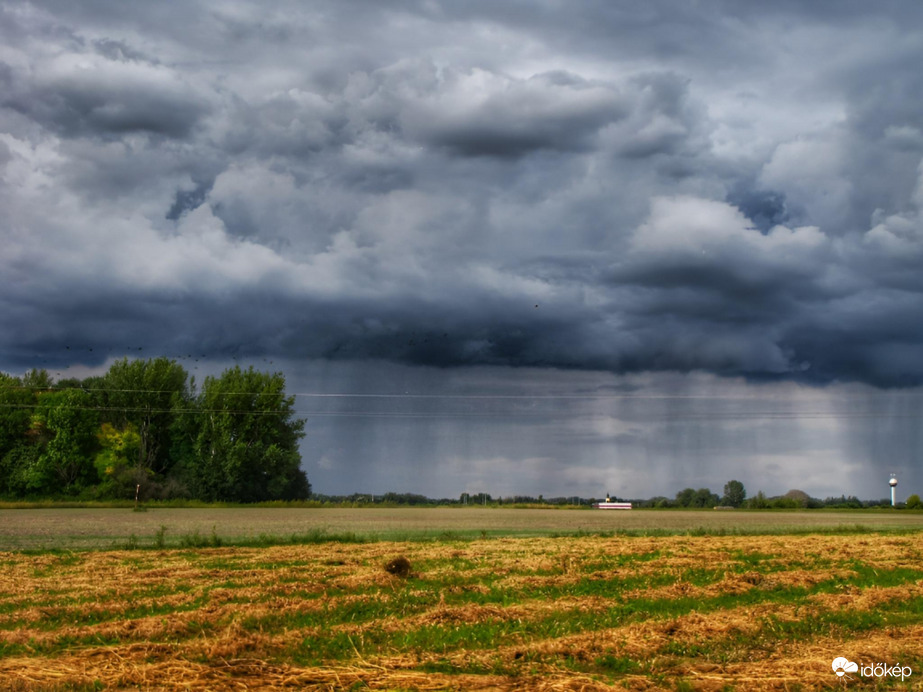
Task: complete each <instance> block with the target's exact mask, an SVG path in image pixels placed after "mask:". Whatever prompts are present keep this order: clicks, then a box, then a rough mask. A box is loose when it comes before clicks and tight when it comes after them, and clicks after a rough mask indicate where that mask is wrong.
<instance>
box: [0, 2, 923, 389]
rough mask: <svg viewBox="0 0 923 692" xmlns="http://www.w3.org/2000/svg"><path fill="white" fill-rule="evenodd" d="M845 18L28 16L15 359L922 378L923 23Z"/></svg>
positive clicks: (706, 12) (480, 6)
mask: <svg viewBox="0 0 923 692" xmlns="http://www.w3.org/2000/svg"><path fill="white" fill-rule="evenodd" d="M835 6H836V7H837V8H841V11H839V10H838V11H837V12H836V13H835V14H836V16H835V17H833V16H832V15H831V13H832V12H833V10H832V7H834V6H833V5H828V4H812V6H811V7H810V8H804V7H801V5H800V4H797V3H794V4H793V3H780V4H776V3H773V4H772V6H771V7H763V6H759V5H753V4H739V3H725V2H717V1H716V2H705V3H697V4H695V5H688V6H687V5H682V4H676V3H648V4H646V5H645V6H644V7H643V8H642V7H639V6H638V5H637V4H636V3H619V2H616V3H612V2H586V3H581V4H580V5H579V7H577V8H572V7H568V8H563V7H562V6H560V5H559V4H557V3H532V2H530V3H519V2H510V3H483V2H467V3H438V2H432V3H417V2H394V3H363V2H351V3H317V4H315V5H312V6H311V7H305V6H303V5H301V4H298V3H291V4H283V5H279V6H278V7H275V8H273V9H267V8H265V7H261V6H259V5H258V4H248V3H241V4H238V5H235V6H233V7H230V6H226V5H220V4H212V3H209V2H197V3H183V4H171V3H157V4H155V5H150V6H143V7H141V6H139V7H128V6H126V5H124V4H123V3H107V2H94V3H80V4H79V5H75V4H73V3H57V2H39V3H31V4H27V3H8V4H7V5H6V6H5V7H4V8H3V10H2V13H0V32H2V36H3V39H4V44H3V46H4V47H3V49H2V50H0V94H2V95H0V175H2V176H3V186H2V187H0V209H2V210H3V214H2V220H0V233H2V236H3V240H4V254H3V256H2V259H0V272H2V274H3V276H4V278H5V279H6V282H5V283H6V284H7V285H8V286H9V287H10V288H9V290H8V291H6V295H5V296H4V301H3V303H0V309H2V314H0V320H2V321H3V324H4V325H5V326H7V325H13V324H15V325H17V327H16V328H6V329H4V330H3V336H2V339H3V341H2V351H3V353H4V354H5V358H6V364H3V365H4V367H18V366H25V365H28V364H29V363H30V362H31V360H30V359H32V358H33V357H34V356H35V354H42V356H43V357H46V358H50V359H52V360H58V361H59V362H61V363H64V360H65V359H66V358H67V357H69V356H68V355H67V354H66V353H65V350H66V348H65V347H66V345H74V346H75V347H77V346H80V347H81V348H83V347H84V346H85V348H84V350H83V351H81V353H83V356H82V357H84V358H85V362H87V363H91V362H101V361H102V360H104V359H105V358H106V357H107V355H108V354H109V353H110V350H109V349H110V346H111V347H112V348H118V347H119V346H118V345H119V344H123V343H124V344H129V343H131V344H135V343H137V344H143V345H144V346H145V348H147V349H149V350H150V351H151V352H165V353H170V354H180V353H183V352H185V351H188V350H189V349H190V347H191V346H190V345H191V344H202V345H203V348H205V349H206V351H207V352H209V353H215V354H221V355H227V354H247V355H249V356H254V357H255V356H261V355H264V354H265V355H267V356H273V357H276V356H291V357H295V356H297V357H305V358H320V359H358V360H363V359H379V360H390V361H395V362H401V363H406V364H416V365H425V366H438V367H442V368H446V367H449V366H468V367H472V366H476V365H491V366H515V367H547V368H567V369H575V370H580V369H583V370H590V369H602V370H610V371H614V372H642V371H646V370H663V371H668V370H677V371H682V372H689V371H695V370H706V371H710V372H714V373H718V374H720V375H723V376H728V377H731V376H738V375H743V376H746V377H749V378H754V379H760V378H788V379H793V380H797V381H811V382H814V383H822V382H830V381H835V380H861V381H865V382H870V383H874V384H876V385H887V386H894V385H913V384H916V383H919V382H923V370H921V368H920V367H919V366H918V365H917V364H916V361H915V359H914V356H913V354H914V353H915V350H917V349H919V347H920V346H921V345H923V334H921V333H920V331H919V330H917V329H916V328H914V327H913V325H914V324H918V323H920V319H919V318H920V315H919V309H918V308H917V307H916V306H918V305H920V304H923V301H921V300H920V298H921V291H923V282H921V279H920V276H921V273H920V271H919V268H920V266H921V262H923V222H921V216H920V214H921V204H923V193H921V190H923V183H921V172H920V171H921V169H920V161H921V157H923V121H921V117H920V115H919V114H920V113H923V107H921V106H923V104H921V103H920V96H919V94H921V93H923V90H921V89H920V88H919V87H920V86H921V85H920V83H919V82H920V76H919V69H918V66H919V64H920V60H921V58H923V55H921V53H923V50H921V48H920V46H921V45H923V42H921V41H920V38H921V37H920V32H919V31H918V30H917V29H916V27H917V26H919V23H918V22H915V21H914V19H915V18H916V17H918V14H919V12H920V10H919V8H917V7H916V6H915V4H914V3H909V2H908V3H898V2H895V3H891V4H890V5H887V6H880V7H879V6H876V7H875V8H872V7H871V6H868V5H865V4H856V3H848V4H839V3H838V4H836V5H835ZM91 345H92V346H93V348H94V350H93V351H92V352H90V351H89V350H88V349H89V348H90V346H91ZM91 353H92V356H91V355H90V354H91ZM94 359H95V360H94Z"/></svg>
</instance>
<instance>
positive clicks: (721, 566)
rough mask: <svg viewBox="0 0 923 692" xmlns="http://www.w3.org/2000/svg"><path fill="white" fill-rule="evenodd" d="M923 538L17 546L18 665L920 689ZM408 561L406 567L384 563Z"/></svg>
mask: <svg viewBox="0 0 923 692" xmlns="http://www.w3.org/2000/svg"><path fill="white" fill-rule="evenodd" d="M921 550H923V537H921V536H919V535H905V536H888V535H881V534H873V535H867V536H860V537H856V536H826V535H825V536H788V537H779V536H751V537H665V538H628V537H616V538H601V537H582V538H566V539H565V538H557V539H556V538H520V539H502V540H484V541H474V542H468V543H462V542H454V543H445V542H442V543H419V542H413V543H406V542H405V543H386V542H381V543H371V544H363V545H340V544H335V543H328V544H320V545H309V546H288V547H271V548H215V549H199V550H164V551H108V552H95V553H64V554H42V555H24V554H18V553H0V564H2V565H3V569H2V571H0V680H3V681H7V683H8V687H10V688H11V689H15V690H24V691H25V690H29V691H32V690H48V689H51V690H55V689H60V690H64V689H74V688H77V689H79V688H80V687H81V686H85V688H86V689H93V687H94V686H102V687H104V688H107V689H120V688H137V687H141V688H142V689H151V690H157V689H171V690H172V689H183V688H192V689H216V690H224V689H228V690H230V689H253V690H259V689H278V688H286V687H289V688H293V689H317V690H327V689H329V690H335V689H348V688H349V687H350V686H352V685H360V686H363V687H368V688H371V689H420V690H435V689H458V690H491V689H493V690H512V689H535V690H608V689H612V686H613V685H616V686H618V687H619V688H624V689H631V690H658V689H677V688H679V689H682V688H684V687H685V688H686V689H697V690H716V691H717V690H722V689H735V690H789V689H801V690H820V689H831V688H833V687H835V686H836V683H837V682H839V681H838V679H837V678H836V676H834V675H833V673H832V670H831V668H830V661H832V659H833V658H835V657H836V656H840V655H844V656H847V657H849V658H850V659H851V660H856V661H860V662H879V661H884V662H888V663H890V664H896V663H902V664H904V665H912V666H913V669H914V675H913V677H912V678H911V680H910V681H908V683H907V684H906V685H905V686H904V687H906V688H908V689H920V685H919V682H920V681H921V680H923V667H921V666H923V626H921V625H920V624H918V622H919V621H920V615H921V613H923V564H921V562H920V560H919V557H920V555H921ZM396 555H398V556H400V557H401V558H403V561H404V562H406V571H404V570H398V569H395V572H394V573H389V572H390V570H389V571H385V569H383V568H382V567H383V565H385V564H387V563H388V562H389V561H392V562H394V561H395V558H394V556H396ZM402 565H403V563H402ZM410 565H413V570H412V573H411V570H410ZM904 687H901V685H900V684H898V686H897V689H903V688H904ZM851 688H861V683H854V684H852V685H851Z"/></svg>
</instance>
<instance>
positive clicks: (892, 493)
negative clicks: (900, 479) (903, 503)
mask: <svg viewBox="0 0 923 692" xmlns="http://www.w3.org/2000/svg"><path fill="white" fill-rule="evenodd" d="M888 485H890V486H891V506H892V507H894V506H895V505H894V489H895V488H896V487H897V478H895V477H894V474H893V473H892V474H891V480H889V481H888Z"/></svg>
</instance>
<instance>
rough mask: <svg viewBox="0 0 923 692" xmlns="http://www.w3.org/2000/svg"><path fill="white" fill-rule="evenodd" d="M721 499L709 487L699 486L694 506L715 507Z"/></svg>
mask: <svg viewBox="0 0 923 692" xmlns="http://www.w3.org/2000/svg"><path fill="white" fill-rule="evenodd" d="M720 501H721V499H720V498H719V497H718V496H717V495H715V494H714V493H713V492H712V491H711V490H709V489H708V488H699V489H698V490H696V491H695V499H694V500H693V503H692V504H693V507H714V506H715V505H717V504H718V503H719V502H720Z"/></svg>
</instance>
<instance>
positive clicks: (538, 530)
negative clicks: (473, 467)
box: [0, 507, 923, 550]
mask: <svg viewBox="0 0 923 692" xmlns="http://www.w3.org/2000/svg"><path fill="white" fill-rule="evenodd" d="M871 530H874V531H915V530H923V512H912V511H891V510H880V511H874V510H859V511H819V510H811V511H801V512H779V511H762V512H760V511H752V512H751V511H738V512H715V511H712V510H668V511H658V510H646V511H645V510H632V511H630V512H620V511H600V510H591V509H586V510H576V509H575V510H567V509H529V510H515V509H503V508H480V507H467V508H451V507H439V508H390V509H387V508H386V509H379V508H362V509H348V508H320V509H313V508H312V509H301V508H291V509H288V508H259V507H254V508H239V507H238V508H207V509H205V508H197V509H190V508H183V509H177V508H165V507H154V508H151V509H150V510H148V511H146V512H133V511H131V510H130V509H126V508H121V509H0V550H23V549H52V548H58V549H84V548H112V547H120V546H125V545H127V544H128V543H129V541H131V540H132V537H134V539H133V540H134V543H135V544H137V545H141V546H144V545H148V546H150V545H153V544H154V537H155V536H156V535H157V534H158V533H160V538H161V540H160V543H159V545H162V546H167V547H169V546H174V547H176V546H180V545H195V544H196V543H197V542H196V541H195V540H192V539H195V537H196V536H198V537H200V538H206V537H208V538H210V537H211V536H212V535H213V534H214V536H216V537H217V538H219V539H220V540H221V541H223V542H224V543H237V544H241V543H246V542H251V543H254V542H256V543H259V542H260V540H261V537H262V538H263V539H267V540H266V541H263V542H267V543H268V542H276V543H277V542H280V541H287V540H288V539H290V538H291V537H292V536H295V537H298V536H301V537H307V538H308V539H311V538H312V537H319V536H321V537H322V536H323V535H340V536H344V535H351V536H352V537H353V538H357V539H379V540H380V539H385V540H403V539H427V538H430V539H432V538H439V539H446V538H453V537H455V538H480V537H489V536H523V537H525V536H550V535H554V534H575V533H579V532H585V533H600V532H603V533H612V532H623V533H635V534H643V533H661V534H668V533H680V532H685V533H692V534H695V533H712V534H714V533H746V534H753V533H774V532H775V533H778V532H796V533H797V532H805V531H839V532H841V533H842V532H846V531H854V532H856V531H871ZM184 539H186V540H185V541H184Z"/></svg>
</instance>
